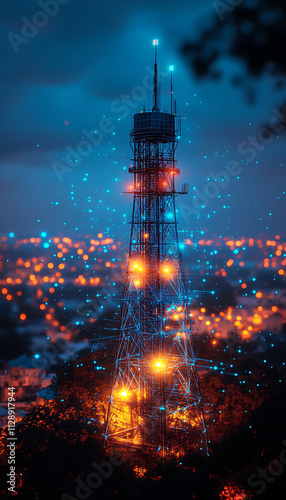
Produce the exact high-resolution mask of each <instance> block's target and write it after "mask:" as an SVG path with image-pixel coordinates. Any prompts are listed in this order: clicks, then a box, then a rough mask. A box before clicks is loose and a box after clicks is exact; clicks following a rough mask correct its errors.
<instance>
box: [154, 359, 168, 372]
mask: <svg viewBox="0 0 286 500" xmlns="http://www.w3.org/2000/svg"><path fill="white" fill-rule="evenodd" d="M165 368H166V363H165V361H164V360H162V359H157V360H155V361H154V362H153V369H154V370H155V371H156V372H162V371H164V370H165Z"/></svg>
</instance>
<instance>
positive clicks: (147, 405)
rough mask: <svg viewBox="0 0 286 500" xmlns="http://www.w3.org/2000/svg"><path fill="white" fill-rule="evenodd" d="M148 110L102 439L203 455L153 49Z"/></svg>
mask: <svg viewBox="0 0 286 500" xmlns="http://www.w3.org/2000/svg"><path fill="white" fill-rule="evenodd" d="M153 44H154V45H155V68H154V91H153V104H154V105H153V109H152V110H150V111H145V109H144V111H143V112H141V113H137V114H135V116H134V118H133V125H132V131H131V147H132V150H133V153H134V159H133V165H132V166H131V168H130V169H129V172H130V173H132V174H133V178H134V186H133V191H132V193H133V212H132V220H131V238H130V249H129V256H128V265H127V276H126V281H125V287H124V296H123V304H122V310H121V327H120V340H119V346H118V352H117V359H116V365H115V373H114V378H113V387H112V395H111V399H110V403H109V410H108V417H107V424H106V432H105V438H106V441H107V443H108V442H110V443H111V445H112V446H113V447H118V446H128V447H131V448H136V447H145V448H147V449H149V450H150V452H154V453H159V454H161V455H162V456H166V455H172V454H175V455H177V456H178V455H180V454H183V453H184V452H186V451H187V450H190V449H193V450H194V451H199V450H201V451H203V452H207V439H206V430H205V424H204V416H203V409H202V403H201V395H200V391H199V386H198V378H197V374H196V367H195V355H194V350H193V342H192V333H191V324H190V323H191V322H190V313H189V304H188V299H187V296H186V291H185V284H184V275H183V269H182V259H181V254H180V251H179V244H178V229H177V220H176V209H175V199H176V196H177V195H179V194H186V193H187V190H188V189H187V188H188V186H187V185H183V186H182V190H181V192H178V191H176V189H175V176H177V175H178V174H179V173H180V171H179V169H178V168H177V162H176V160H175V150H176V148H177V145H178V137H179V136H180V125H181V123H180V117H178V116H176V103H175V101H173V95H172V94H173V89H172V69H173V68H172V67H171V68H170V69H171V112H170V113H168V112H165V111H164V112H162V111H160V109H159V92H158V70H157V44H158V41H157V40H154V41H153Z"/></svg>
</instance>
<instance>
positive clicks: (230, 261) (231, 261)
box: [226, 259, 233, 267]
mask: <svg viewBox="0 0 286 500" xmlns="http://www.w3.org/2000/svg"><path fill="white" fill-rule="evenodd" d="M232 264H233V259H229V260H228V261H227V263H226V265H227V267H231V266H232Z"/></svg>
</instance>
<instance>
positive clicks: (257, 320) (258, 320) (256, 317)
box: [252, 314, 262, 325]
mask: <svg viewBox="0 0 286 500" xmlns="http://www.w3.org/2000/svg"><path fill="white" fill-rule="evenodd" d="M252 322H253V324H254V325H260V324H261V323H262V319H261V317H260V316H259V314H254V316H253V320H252Z"/></svg>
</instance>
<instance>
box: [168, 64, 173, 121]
mask: <svg viewBox="0 0 286 500" xmlns="http://www.w3.org/2000/svg"><path fill="white" fill-rule="evenodd" d="M169 70H170V73H171V114H172V113H173V71H174V66H170V67H169Z"/></svg>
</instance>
